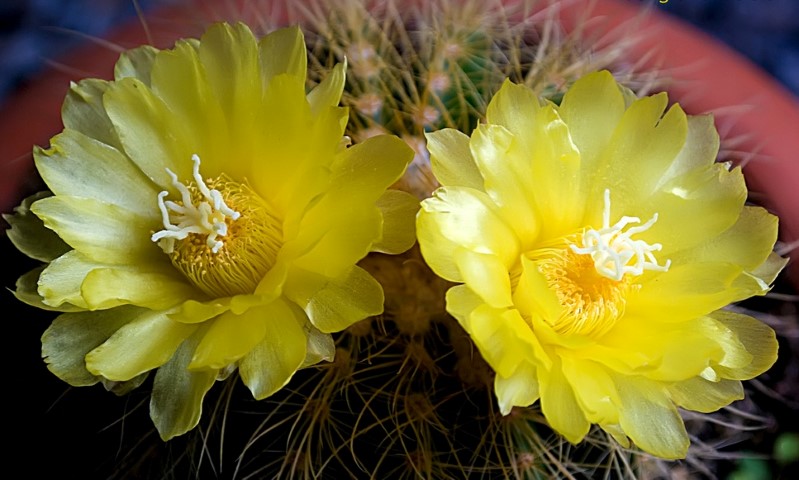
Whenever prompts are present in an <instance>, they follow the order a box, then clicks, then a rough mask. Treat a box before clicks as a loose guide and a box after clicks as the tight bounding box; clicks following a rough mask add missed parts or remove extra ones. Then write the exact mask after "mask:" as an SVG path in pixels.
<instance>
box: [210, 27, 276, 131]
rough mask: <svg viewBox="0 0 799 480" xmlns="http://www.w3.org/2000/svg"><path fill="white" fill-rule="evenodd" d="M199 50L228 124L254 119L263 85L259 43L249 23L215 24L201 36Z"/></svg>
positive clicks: (243, 123) (245, 122) (237, 123)
mask: <svg viewBox="0 0 799 480" xmlns="http://www.w3.org/2000/svg"><path fill="white" fill-rule="evenodd" d="M199 54H200V60H201V61H202V64H203V66H205V71H206V73H207V75H208V83H209V84H210V85H211V90H212V91H213V94H214V96H215V97H216V98H217V99H219V104H220V105H221V106H222V108H223V111H224V114H225V118H226V119H227V122H228V124H229V125H241V126H244V125H246V124H247V123H248V122H250V123H252V117H253V115H255V113H256V109H253V108H252V104H253V102H257V101H259V100H260V98H261V91H262V88H261V72H260V66H259V63H258V44H257V42H256V40H255V36H254V35H253V33H252V31H250V29H249V27H247V26H246V25H245V24H243V23H236V24H235V25H229V24H226V23H217V24H214V25H212V26H211V27H210V28H208V30H206V32H205V34H203V36H202V38H200V49H199ZM270 113H271V112H270Z"/></svg>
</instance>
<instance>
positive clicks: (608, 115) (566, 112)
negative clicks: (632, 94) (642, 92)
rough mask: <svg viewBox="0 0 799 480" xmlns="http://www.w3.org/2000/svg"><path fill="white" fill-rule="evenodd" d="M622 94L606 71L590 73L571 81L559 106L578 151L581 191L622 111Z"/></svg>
mask: <svg viewBox="0 0 799 480" xmlns="http://www.w3.org/2000/svg"><path fill="white" fill-rule="evenodd" d="M624 110H625V104H624V98H623V96H622V93H621V91H620V90H619V86H618V84H617V83H616V80H615V79H614V78H613V75H611V74H610V72H608V71H601V72H596V73H590V74H588V75H585V76H583V77H581V78H580V79H578V80H577V81H576V82H574V85H572V86H571V88H569V90H568V91H567V92H566V94H565V95H564V96H563V101H562V102H561V104H560V107H559V108H558V112H559V113H560V117H561V118H562V119H563V121H564V122H566V125H568V127H569V133H570V134H571V137H572V140H573V141H574V144H575V145H576V146H577V148H578V149H579V151H580V158H581V170H582V175H581V177H582V178H581V179H582V182H583V188H584V191H587V190H585V189H586V188H587V187H590V186H591V185H589V182H590V179H591V178H593V176H594V175H595V172H596V169H597V162H598V161H599V157H600V155H601V154H602V152H604V151H605V149H606V148H607V145H608V143H609V142H610V139H611V136H612V135H613V131H614V130H615V129H616V125H618V123H619V121H620V120H621V117H622V115H623V114H624Z"/></svg>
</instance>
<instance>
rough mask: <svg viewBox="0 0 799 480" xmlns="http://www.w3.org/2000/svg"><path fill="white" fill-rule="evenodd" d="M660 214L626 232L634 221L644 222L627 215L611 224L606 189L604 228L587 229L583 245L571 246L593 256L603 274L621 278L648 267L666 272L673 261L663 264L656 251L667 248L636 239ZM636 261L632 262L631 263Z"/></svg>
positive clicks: (576, 250)
mask: <svg viewBox="0 0 799 480" xmlns="http://www.w3.org/2000/svg"><path fill="white" fill-rule="evenodd" d="M657 219H658V214H657V213H656V214H654V215H653V216H652V218H651V219H649V221H648V222H646V223H644V224H643V225H640V226H637V227H632V228H629V229H627V231H623V230H624V228H625V227H626V226H627V225H629V224H631V223H640V222H641V220H640V219H639V218H638V217H626V216H623V217H621V219H620V220H619V221H618V222H616V224H614V225H613V226H611V225H610V190H608V189H606V190H605V207H604V210H603V211H602V228H601V229H600V230H595V229H593V228H591V229H588V230H586V231H585V232H584V233H583V237H582V244H583V246H582V247H578V246H577V245H569V246H570V247H571V249H572V250H573V251H574V252H575V253H579V254H584V255H591V258H592V259H593V260H594V267H595V268H596V270H597V272H599V274H600V275H602V276H603V277H606V278H609V279H611V280H616V281H619V280H621V279H622V278H623V277H624V275H625V274H627V273H629V274H632V275H641V274H642V273H644V270H654V271H658V272H665V271H667V270H668V269H669V267H670V266H671V260H666V263H665V264H664V265H659V264H658V261H657V259H656V258H655V256H654V255H653V254H652V252H657V251H659V250H661V249H662V248H663V246H662V245H661V244H659V243H655V244H652V245H650V244H648V243H646V242H645V241H643V240H633V239H632V238H630V237H632V236H633V235H635V234H637V233H641V232H645V231H647V230H649V228H650V227H652V225H654V224H655V222H657ZM631 262H632V263H631Z"/></svg>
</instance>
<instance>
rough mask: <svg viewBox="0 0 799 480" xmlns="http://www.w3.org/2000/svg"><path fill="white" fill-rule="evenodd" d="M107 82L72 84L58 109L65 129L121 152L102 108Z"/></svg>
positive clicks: (86, 81) (90, 81)
mask: <svg viewBox="0 0 799 480" xmlns="http://www.w3.org/2000/svg"><path fill="white" fill-rule="evenodd" d="M108 85H109V82H107V81H105V80H98V79H95V78H89V79H85V80H81V81H80V82H78V83H72V84H70V86H69V91H68V92H67V96H66V98H65V99H64V105H63V106H62V107H61V118H62V119H63V121H64V129H68V130H75V131H77V132H80V133H82V134H84V135H86V136H88V137H91V138H94V139H95V140H97V141H100V142H102V143H105V144H106V145H110V146H112V147H114V148H116V149H118V150H121V148H122V144H121V143H120V142H119V137H118V136H117V132H116V130H114V125H113V124H112V123H111V119H110V118H108V114H107V113H106V111H105V106H103V94H105V92H106V90H108Z"/></svg>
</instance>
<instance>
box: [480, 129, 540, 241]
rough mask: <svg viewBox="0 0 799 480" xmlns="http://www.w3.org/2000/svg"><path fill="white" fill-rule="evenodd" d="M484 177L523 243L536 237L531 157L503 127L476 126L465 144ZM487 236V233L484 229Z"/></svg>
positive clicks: (538, 224) (502, 213)
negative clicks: (469, 139)
mask: <svg viewBox="0 0 799 480" xmlns="http://www.w3.org/2000/svg"><path fill="white" fill-rule="evenodd" d="M469 146H470V148H471V150H472V155H473V156H474V160H475V162H476V163H477V166H478V168H479V169H480V172H481V173H482V174H483V178H484V188H485V192H486V193H487V194H488V197H489V198H490V199H491V201H492V202H493V203H494V204H495V205H496V206H495V207H494V208H495V209H496V210H497V211H498V212H499V215H500V216H501V217H502V218H504V219H506V221H508V222H511V221H512V224H511V225H510V226H511V227H512V228H513V230H514V232H515V233H516V235H518V237H519V239H521V240H522V242H523V245H529V244H530V242H533V241H535V240H536V239H537V236H538V232H539V230H540V228H541V225H540V219H539V218H538V216H537V215H536V211H535V204H534V202H535V200H534V198H535V196H534V194H533V190H534V189H535V188H538V187H536V186H534V180H535V177H534V176H533V161H532V160H533V159H532V158H531V157H530V152H528V151H526V150H524V149H522V148H521V147H520V141H519V140H518V139H517V138H515V137H514V136H513V134H512V133H511V132H510V131H509V130H508V129H506V128H505V127H503V126H500V125H478V126H477V129H475V131H474V132H473V133H472V138H471V142H470V144H469ZM486 233H487V234H488V235H490V233H488V232H486Z"/></svg>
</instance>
